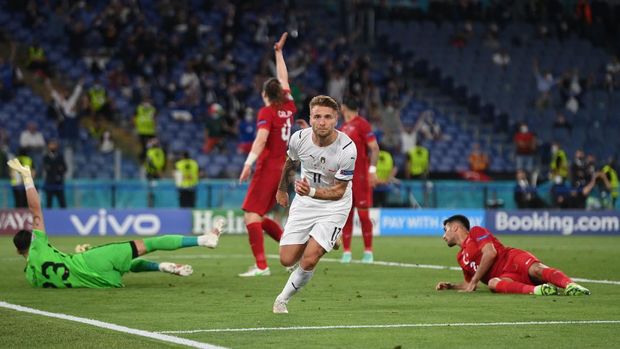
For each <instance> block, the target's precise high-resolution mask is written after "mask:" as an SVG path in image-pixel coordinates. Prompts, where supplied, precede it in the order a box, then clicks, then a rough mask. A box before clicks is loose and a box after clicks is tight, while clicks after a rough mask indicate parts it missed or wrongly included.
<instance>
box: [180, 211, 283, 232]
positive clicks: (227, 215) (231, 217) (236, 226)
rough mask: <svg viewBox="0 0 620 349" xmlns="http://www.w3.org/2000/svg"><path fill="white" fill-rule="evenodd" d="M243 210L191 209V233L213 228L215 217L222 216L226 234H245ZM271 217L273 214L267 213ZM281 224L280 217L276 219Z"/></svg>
mask: <svg viewBox="0 0 620 349" xmlns="http://www.w3.org/2000/svg"><path fill="white" fill-rule="evenodd" d="M243 213H244V212H243V210H239V209H213V210H193V211H192V234H195V235H201V234H204V232H205V231H210V230H211V229H213V222H214V221H215V219H217V218H219V217H222V218H224V219H225V220H226V233H227V234H247V229H246V228H245V222H244V221H243ZM267 217H270V218H272V219H273V215H267ZM276 220H277V221H278V222H280V224H282V226H284V222H283V220H282V219H276Z"/></svg>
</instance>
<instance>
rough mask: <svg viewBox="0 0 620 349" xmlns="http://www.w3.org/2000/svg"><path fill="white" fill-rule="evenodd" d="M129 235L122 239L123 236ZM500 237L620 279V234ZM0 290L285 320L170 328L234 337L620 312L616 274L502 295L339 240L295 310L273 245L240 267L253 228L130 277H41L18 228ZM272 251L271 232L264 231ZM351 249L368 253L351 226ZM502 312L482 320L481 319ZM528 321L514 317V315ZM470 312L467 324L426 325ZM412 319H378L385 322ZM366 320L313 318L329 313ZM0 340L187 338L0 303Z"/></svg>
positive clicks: (70, 303) (548, 330)
mask: <svg viewBox="0 0 620 349" xmlns="http://www.w3.org/2000/svg"><path fill="white" fill-rule="evenodd" d="M125 239H126V238H125ZM500 239H501V240H502V242H503V243H504V244H505V245H508V246H513V247H519V248H523V249H526V250H529V251H531V252H533V253H534V254H535V255H536V256H537V257H538V258H540V259H541V260H542V261H543V263H545V264H548V265H550V266H553V267H556V268H559V269H561V270H563V271H564V272H566V273H567V274H568V275H569V276H571V277H578V278H583V279H589V280H613V281H620V252H619V251H618V250H619V247H620V237H560V236H558V237H533V236H500ZM119 240H123V239H121V238H101V237H84V238H77V237H54V236H51V237H50V241H51V243H52V244H54V245H55V246H56V247H58V248H59V249H61V250H63V251H72V250H73V247H74V246H75V245H76V244H77V243H90V244H93V245H97V244H103V243H107V242H110V241H119ZM0 243H1V244H0V252H1V254H0V261H1V262H2V267H1V268H0V280H2V281H1V282H0V301H4V302H8V303H11V304H18V305H22V306H26V307H31V308H35V309H39V310H44V311H49V312H54V313H63V314H68V315H74V316H79V317H84V318H90V319H96V320H100V321H105V322H108V323H113V324H117V325H123V326H127V327H130V328H134V329H140V330H146V331H151V332H161V331H166V332H167V331H188V330H217V329H249V328H290V327H298V326H305V327H310V328H307V329H288V330H283V329H277V330H274V329H270V330H257V331H236V332H228V331H219V332H218V331H215V332H214V331H211V332H208V331H202V332H194V333H170V335H173V336H176V337H180V338H186V339H191V340H195V341H199V342H204V343H209V344H212V345H218V346H224V347H230V348H453V347H456V348H487V347H511V348H532V347H551V346H552V347H569V348H575V347H582V346H583V347H587V348H611V347H619V346H620V339H618V338H619V337H618V335H617V334H618V332H619V331H620V323H619V322H616V323H598V324H566V323H561V324H548V323H546V324H545V323H543V324H529V322H550V321H560V322H567V321H579V320H614V321H620V296H619V294H620V285H619V284H603V283H595V282H582V284H583V285H584V286H586V287H588V288H590V290H591V291H592V295H591V296H589V297H565V296H555V297H535V296H524V295H496V294H492V293H490V292H489V291H488V289H487V288H486V286H484V285H481V287H480V288H479V290H478V291H477V292H475V293H473V294H463V293H458V292H452V291H445V292H437V291H435V290H434V286H435V284H436V283H437V282H438V281H458V280H460V279H461V273H460V272H459V271H455V270H450V269H428V268H416V267H404V266H388V265H361V264H356V263H354V264H351V265H342V264H340V263H338V262H337V261H336V260H337V259H338V258H339V257H340V253H339V252H338V251H335V252H332V253H330V254H328V255H326V256H325V258H328V259H330V260H326V261H322V262H321V263H320V264H319V265H318V267H317V270H316V272H315V275H314V277H313V279H312V280H311V281H310V283H309V284H308V285H307V286H306V288H305V289H304V290H303V291H302V292H301V293H299V294H297V295H296V296H295V297H294V298H293V299H292V300H291V302H290V303H289V311H290V314H280V315H275V314H272V313H271V306H272V303H273V300H274V298H275V296H276V295H277V294H278V293H279V292H280V290H281V289H282V286H283V284H284V282H285V281H286V279H287V278H288V273H287V272H286V271H285V270H284V268H282V267H280V266H279V264H278V260H277V259H276V258H270V259H269V262H270V266H271V269H272V276H270V277H262V278H249V279H242V278H239V277H237V274H238V273H240V272H242V271H245V270H246V268H247V267H248V266H249V265H250V264H252V258H251V254H250V249H249V246H248V242H247V238H246V237H245V236H238V235H237V236H229V235H226V236H223V237H222V238H221V239H220V246H219V247H218V248H217V249H216V250H209V249H205V248H199V247H194V248H188V249H182V250H178V251H174V252H156V253H153V254H151V255H149V256H147V257H148V258H149V259H152V260H156V261H172V262H177V263H188V264H191V265H192V266H193V267H194V274H193V275H192V276H190V277H175V276H171V275H167V274H162V273H140V274H127V275H126V276H125V278H124V280H125V285H126V287H125V288H122V289H104V290H88V289H68V290H53V289H33V288H31V287H30V286H29V285H28V284H27V283H26V280H25V278H24V275H23V269H24V264H25V261H24V260H23V258H21V257H20V256H18V255H16V254H15V252H14V249H13V245H12V242H11V239H10V237H7V236H5V237H1V238H0ZM265 244H266V247H267V252H268V253H270V254H272V255H275V254H277V245H276V243H274V242H273V241H271V240H269V239H268V238H266V242H265ZM353 244H354V251H353V252H354V260H355V259H359V258H360V257H361V244H362V243H361V239H359V238H355V239H354V240H353ZM457 251H458V250H457V247H454V248H451V249H450V248H447V247H446V245H445V243H444V242H443V241H442V240H441V239H440V238H438V237H434V238H430V237H377V238H376V239H375V260H376V261H386V262H399V263H407V264H426V265H438V266H453V267H454V266H457V265H456V260H455V256H456V253H457ZM497 322H503V323H506V324H503V325H499V324H495V325H487V326H483V324H484V323H497ZM517 322H520V323H524V324H514V323H517ZM457 323H468V324H469V326H462V325H461V326H445V325H444V326H429V324H457ZM399 324H401V325H408V326H411V325H413V324H417V325H418V326H416V327H383V328H380V327H379V326H381V325H387V326H391V325H399ZM343 325H344V326H347V325H350V326H360V325H368V326H369V327H368V328H346V329H343V328H331V329H330V328H314V327H324V326H343ZM0 347H3V348H4V347H7V348H66V347H88V348H164V347H179V345H176V344H171V343H167V342H162V341H158V340H154V339H148V338H144V337H139V336H135V335H129V334H124V333H120V332H115V331H112V330H105V329H101V328H96V327H92V326H89V325H85V324H79V323H75V322H70V321H66V320H61V319H54V318H49V317H44V316H40V315H33V314H27V313H22V312H17V311H14V310H10V309H5V308H0Z"/></svg>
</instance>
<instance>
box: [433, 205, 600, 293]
mask: <svg viewBox="0 0 620 349" xmlns="http://www.w3.org/2000/svg"><path fill="white" fill-rule="evenodd" d="M443 227H444V228H443V230H444V234H443V239H444V240H445V241H446V243H447V244H448V246H449V247H452V246H454V245H459V246H460V247H461V250H460V251H459V253H458V254H457V257H456V258H457V260H458V262H459V264H460V266H461V269H463V275H464V278H465V281H464V282H461V283H459V284H453V283H450V282H440V283H438V284H437V286H436V287H435V289H437V290H459V291H463V292H472V291H475V290H476V288H477V287H478V282H479V281H482V282H483V283H485V284H487V285H488V286H489V289H490V290H491V291H493V292H497V293H522V294H534V295H538V296H551V295H557V294H559V290H558V288H563V289H564V294H565V295H567V296H581V295H589V294H590V290H588V289H587V288H585V287H583V286H581V285H578V284H576V283H575V282H573V280H571V279H570V278H569V277H568V276H566V274H564V273H563V272H562V271H561V270H558V269H554V268H551V267H548V266H546V265H544V264H542V263H541V262H540V260H538V258H536V257H535V256H534V255H533V254H531V253H530V252H528V251H524V250H520V249H517V248H511V247H506V246H504V245H502V243H501V242H499V240H498V239H497V238H496V237H495V236H493V234H491V232H489V231H488V230H486V229H485V228H482V227H473V228H471V230H470V229H469V220H468V219H467V217H465V216H462V215H455V216H452V217H450V218H448V219H446V220H445V221H444V222H443Z"/></svg>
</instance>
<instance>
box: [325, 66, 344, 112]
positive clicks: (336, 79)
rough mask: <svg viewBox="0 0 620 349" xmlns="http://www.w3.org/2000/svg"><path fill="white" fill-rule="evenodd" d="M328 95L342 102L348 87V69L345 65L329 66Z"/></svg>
mask: <svg viewBox="0 0 620 349" xmlns="http://www.w3.org/2000/svg"><path fill="white" fill-rule="evenodd" d="M328 69H329V70H328V72H327V75H328V80H327V95H328V96H330V97H332V98H333V99H335V100H336V101H337V102H338V103H342V98H343V97H344V95H345V93H346V89H347V85H348V82H347V75H345V73H346V69H344V68H343V67H336V68H328Z"/></svg>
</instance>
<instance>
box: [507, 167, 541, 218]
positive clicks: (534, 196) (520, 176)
mask: <svg viewBox="0 0 620 349" xmlns="http://www.w3.org/2000/svg"><path fill="white" fill-rule="evenodd" d="M516 180H517V183H516V184H515V187H514V200H515V203H516V204H517V207H518V208H521V209H525V208H544V207H546V206H547V205H546V204H545V202H544V201H543V200H542V199H541V198H540V196H539V195H538V191H537V188H536V183H535V182H533V181H532V182H530V181H529V180H528V178H527V174H526V173H525V171H523V170H517V175H516Z"/></svg>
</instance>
